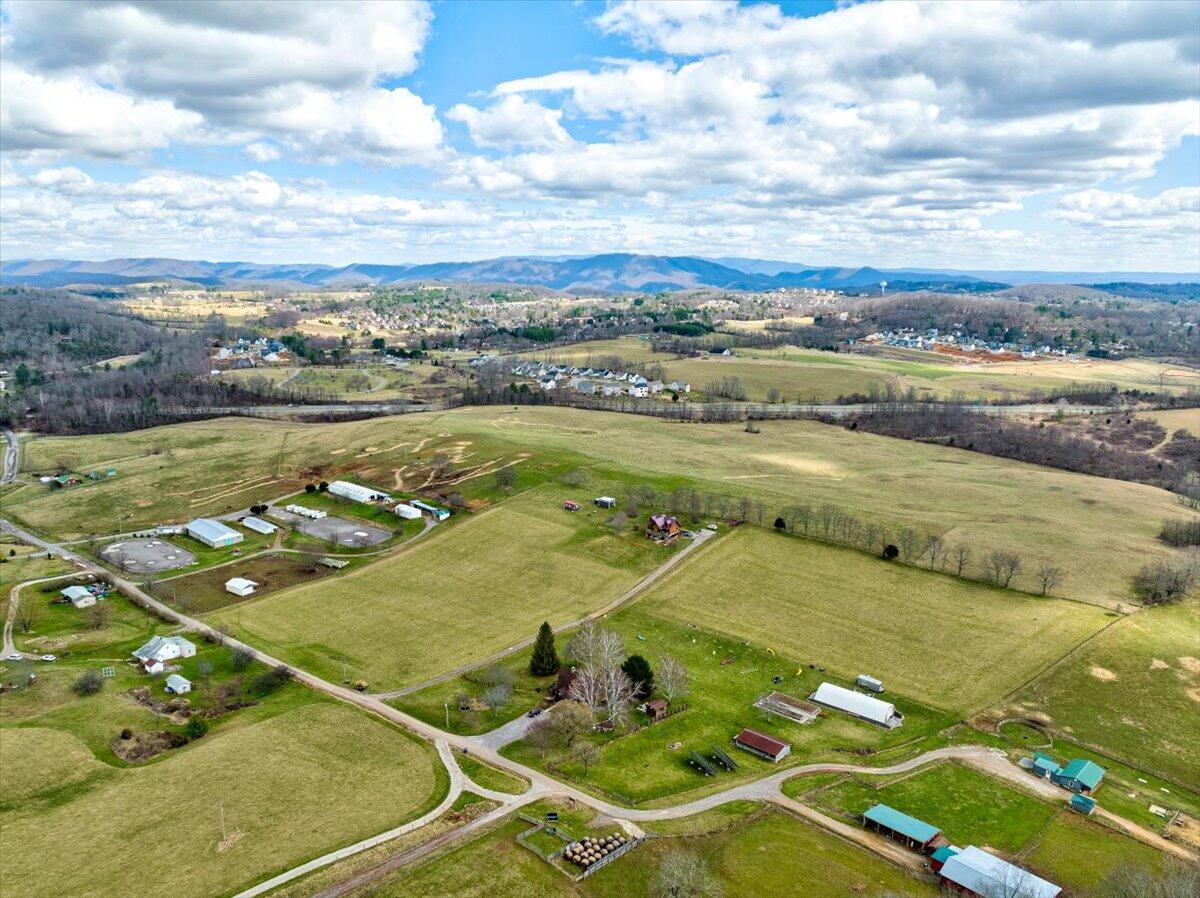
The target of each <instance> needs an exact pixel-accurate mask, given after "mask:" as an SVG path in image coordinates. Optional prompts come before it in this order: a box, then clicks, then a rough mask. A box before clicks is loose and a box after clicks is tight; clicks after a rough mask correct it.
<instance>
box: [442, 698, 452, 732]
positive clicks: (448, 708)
mask: <svg viewBox="0 0 1200 898" xmlns="http://www.w3.org/2000/svg"><path fill="white" fill-rule="evenodd" d="M443 705H444V707H445V708H446V729H447V730H448V729H450V700H449V699H447V700H446V701H445V702H444V703H443Z"/></svg>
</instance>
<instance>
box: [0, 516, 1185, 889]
mask: <svg viewBox="0 0 1200 898" xmlns="http://www.w3.org/2000/svg"><path fill="white" fill-rule="evenodd" d="M0 529H3V530H5V531H7V532H9V533H12V534H14V535H15V536H17V537H18V538H20V539H22V540H24V541H26V542H28V543H30V544H32V545H37V546H40V547H41V548H45V549H48V550H53V551H55V552H58V553H60V554H62V555H63V556H64V557H66V558H68V559H70V560H72V561H76V562H78V563H80V564H81V566H82V567H84V568H85V569H86V570H90V571H91V572H93V573H96V574H102V575H104V576H105V577H107V578H108V579H109V581H110V582H111V583H112V584H113V586H114V587H116V588H117V589H118V590H120V592H121V593H123V594H124V595H126V596H128V597H129V598H130V599H131V600H132V601H133V602H135V603H136V604H139V605H141V606H143V607H145V608H147V609H149V610H151V611H153V612H154V613H155V614H157V615H158V616H159V617H160V618H162V619H163V620H166V621H170V622H174V623H177V624H179V625H180V626H182V627H183V628H185V629H187V630H192V631H194V632H196V633H198V634H200V635H202V636H205V637H208V638H211V639H213V640H216V641H220V642H224V643H225V644H226V645H228V646H230V647H233V648H242V649H245V650H246V651H248V652H251V653H252V654H253V655H254V656H255V657H256V658H257V659H258V660H260V661H262V662H263V663H264V664H267V665H270V666H278V665H282V664H283V662H281V661H280V660H278V659H276V658H273V657H271V656H270V655H267V654H266V653H264V652H261V651H259V650H257V649H255V648H254V647H253V646H250V645H247V644H246V643H243V642H241V641H240V640H238V639H234V638H232V637H229V636H226V635H225V634H223V633H220V632H218V631H217V630H215V629H214V628H212V627H210V626H209V625H208V624H206V623H204V622H203V621H201V620H198V619H196V618H193V617H189V616H187V615H185V614H181V613H180V612H178V611H176V610H175V609H174V608H171V607H170V606H168V605H166V604H164V603H162V602H160V601H158V600H157V599H155V598H154V597H152V596H150V595H147V594H146V593H145V592H144V591H142V589H141V588H140V587H138V585H137V584H136V583H133V582H131V581H129V580H126V579H124V578H123V577H120V576H119V575H116V574H114V573H113V572H111V571H107V570H103V569H101V568H99V567H98V566H96V565H95V564H93V563H91V562H90V561H88V560H87V559H84V558H82V557H81V556H79V555H78V554H77V553H75V552H73V551H71V550H69V549H64V548H62V547H61V546H57V545H55V544H53V543H49V542H47V541H45V540H43V539H40V538H39V537H36V536H34V535H33V534H30V533H27V532H26V531H24V530H22V529H21V528H19V527H16V526H15V525H13V524H11V523H10V522H8V521H5V520H2V519H0ZM292 670H293V671H294V673H295V678H296V680H298V681H299V682H301V683H304V684H305V685H307V686H309V687H311V688H313V689H316V690H317V691H319V692H324V693H325V694H327V695H330V696H332V697H334V698H337V699H340V700H341V701H344V702H347V703H349V704H353V705H356V706H358V707H360V708H362V709H364V710H366V711H369V712H370V713H372V714H376V715H378V716H379V717H382V718H384V719H386V720H389V721H391V722H393V723H396V724H399V725H400V726H403V727H405V728H407V729H408V730H410V731H412V732H414V733H416V734H417V735H419V736H421V737H423V738H425V739H427V740H428V741H430V742H432V743H434V744H435V745H437V746H438V751H439V753H442V756H443V761H444V762H445V763H446V764H447V769H448V770H451V781H452V783H453V782H455V781H457V782H458V783H459V784H460V788H461V784H462V782H463V775H462V772H461V771H459V773H458V775H457V776H458V779H457V780H456V776H455V774H454V773H453V769H457V766H458V765H457V762H455V761H454V760H453V757H452V756H451V757H450V759H449V760H448V761H447V760H446V754H445V752H446V750H447V749H449V748H455V749H458V750H460V751H469V752H471V753H472V754H474V755H475V756H476V757H478V758H479V759H480V760H482V761H484V762H486V763H489V764H492V765H493V766H495V767H498V768H500V769H501V770H505V771H508V772H510V773H515V774H516V775H517V776H520V777H523V778H524V779H526V780H528V781H529V782H530V784H531V786H530V789H529V790H528V791H526V792H525V793H524V795H523V796H520V797H526V796H529V795H531V794H532V795H535V796H538V797H543V796H554V797H561V798H570V799H574V800H575V801H576V802H578V803H580V804H582V805H584V806H586V807H591V808H593V809H595V810H597V811H599V812H600V813H603V814H606V815H607V816H609V817H612V818H613V819H614V820H617V821H633V822H650V821H655V820H670V819H675V818H678V817H687V816H690V815H692V814H696V813H700V812H701V811H706V810H709V809H711V808H715V807H718V806H720V805H723V804H726V803H728V802H731V801H738V800H742V799H749V800H756V801H774V802H776V803H780V802H779V798H780V794H781V793H780V787H781V785H782V783H783V782H784V780H786V779H788V778H789V777H792V776H796V775H798V774H802V773H831V772H844V773H855V772H857V773H865V774H874V775H882V774H889V773H900V772H905V771H908V770H913V769H915V768H917V767H919V766H921V765H922V764H926V763H929V762H930V761H934V760H947V759H956V760H959V761H961V762H963V763H967V764H972V765H975V766H979V767H981V768H983V769H986V770H988V771H989V772H992V773H997V774H999V775H1002V776H1004V777H1006V778H1008V779H1010V780H1011V781H1012V782H1014V783H1017V784H1018V785H1020V786H1022V787H1024V788H1030V787H1031V786H1032V788H1035V789H1037V788H1041V786H1039V785H1037V784H1038V783H1039V781H1038V780H1037V779H1036V778H1034V777H1032V776H1030V775H1028V774H1025V773H1023V772H1022V771H1019V770H1018V769H1017V768H1015V767H1014V766H1013V765H1012V764H1010V763H1009V762H1008V760H1007V759H1006V758H1005V757H1004V756H1003V754H1002V753H1000V752H999V751H997V750H995V749H989V748H985V747H983V746H977V745H964V746H949V747H946V748H941V749H936V750H934V751H929V752H926V753H924V754H923V755H920V756H918V757H916V758H911V759H909V760H907V761H902V762H900V763H898V764H893V765H890V766H888V767H857V766H855V765H852V764H807V765H803V766H798V767H790V768H787V769H785V770H781V771H779V772H778V773H775V774H772V775H770V776H768V777H765V778H763V779H760V780H756V781H754V782H749V783H743V784H741V785H738V786H734V787H733V788H730V789H726V790H724V791H722V792H718V793H715V794H712V795H707V796H704V797H703V798H699V799H696V800H694V801H690V802H686V803H684V804H680V805H675V806H674V807H669V808H654V809H642V808H625V807H621V806H620V805H616V804H613V803H611V802H608V801H605V800H603V799H599V798H596V797H595V796H593V795H590V794H588V793H586V792H583V791H582V790H580V789H577V788H575V787H574V786H570V785H568V784H566V783H561V782H559V781H557V780H555V779H554V778H553V777H551V776H550V775H548V774H546V773H544V772H542V771H540V770H535V769H533V768H531V767H527V766H525V765H524V764H520V763H517V762H516V761H512V760H510V759H508V758H506V757H503V756H502V755H500V754H499V753H498V752H497V751H496V750H495V749H493V748H491V747H489V746H488V745H487V744H485V743H483V742H481V741H480V739H479V737H466V736H459V735H457V734H453V733H447V732H445V731H443V730H441V729H439V728H437V727H435V726H433V725H431V724H428V723H426V722H424V721H422V720H419V719H417V718H415V717H413V716H411V715H409V714H405V713H404V712H403V711H399V710H397V709H395V708H392V707H390V706H389V705H387V704H385V703H384V702H383V701H381V700H380V699H379V698H378V697H377V696H373V695H365V694H363V693H359V692H356V691H355V690H353V689H349V688H347V687H344V686H340V685H338V684H336V683H330V682H329V681H327V680H324V679H322V678H320V677H318V676H316V675H315V674H312V673H309V672H308V671H306V670H303V669H302V668H294V667H293V668H292ZM472 790H473V791H479V792H480V793H481V794H489V793H487V792H485V791H483V790H481V789H479V788H478V787H473V789H472ZM451 791H453V787H452V789H451ZM490 794H492V795H498V794H499V793H490ZM1057 797H1058V798H1060V799H1061V800H1065V793H1064V794H1063V795H1059V796H1057ZM505 798H506V799H511V798H512V796H505ZM1106 817H1108V815H1106ZM1108 819H1114V818H1112V817H1108ZM1115 820H1117V821H1120V825H1121V826H1122V828H1123V829H1125V830H1126V831H1127V832H1128V833H1130V835H1133V836H1134V837H1135V838H1139V839H1140V840H1142V841H1144V842H1146V843H1147V844H1150V845H1153V846H1154V847H1156V848H1158V849H1159V850H1161V851H1165V852H1169V853H1171V854H1174V855H1176V856H1178V857H1182V858H1187V859H1189V860H1190V859H1194V855H1192V854H1191V853H1190V852H1188V851H1187V850H1186V849H1185V848H1183V847H1182V846H1180V845H1177V844H1175V843H1173V842H1168V841H1167V840H1165V839H1163V838H1162V837H1161V836H1158V835H1157V834H1155V833H1153V832H1150V831H1149V830H1146V829H1144V828H1142V827H1139V826H1137V825H1136V824H1133V823H1130V822H1129V821H1125V820H1121V818H1115ZM415 822H416V821H414V823H415ZM413 828H415V826H414V827H413ZM405 831H410V830H405ZM389 832H391V831H389ZM384 835H386V834H380V836H376V837H373V838H375V839H380V840H381V841H387V839H386V838H381V837H382V836H384ZM367 841H370V840H367ZM359 844H363V843H359ZM372 844H379V842H373V843H372ZM368 847H369V846H368ZM350 848H353V846H348V847H347V848H346V849H340V850H339V851H340V852H347V851H348V852H349V853H348V854H344V855H343V856H350V854H354V853H356V852H354V851H349V849H350ZM362 850H365V848H359V849H358V851H362ZM334 854H338V852H335V853H334ZM331 856H332V855H331ZM329 862H330V863H332V860H331V861H329ZM302 866H303V865H302ZM297 869H299V868H297ZM289 872H290V871H289ZM281 875H282V876H287V875H288V874H281ZM296 875H302V874H299V873H298V874H296ZM293 878H294V877H293ZM253 894H259V893H258V892H253Z"/></svg>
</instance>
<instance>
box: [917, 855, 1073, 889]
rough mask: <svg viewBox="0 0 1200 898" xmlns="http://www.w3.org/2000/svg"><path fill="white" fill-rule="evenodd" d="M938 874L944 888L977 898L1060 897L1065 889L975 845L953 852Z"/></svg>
mask: <svg viewBox="0 0 1200 898" xmlns="http://www.w3.org/2000/svg"><path fill="white" fill-rule="evenodd" d="M937 873H938V882H939V883H940V884H941V885H942V886H943V887H945V888H948V889H950V890H952V891H954V892H957V893H958V894H960V895H973V896H978V898H1001V896H1015V898H1057V896H1058V894H1059V893H1060V892H1061V891H1062V889H1061V888H1060V887H1059V886H1056V885H1055V884H1054V883H1052V882H1047V881H1046V880H1044V879H1042V878H1040V877H1038V876H1034V875H1033V874H1032V873H1030V872H1029V871H1028V870H1025V869H1023V868H1021V867H1018V866H1016V865H1015V864H1010V863H1009V862H1008V861H1006V860H1003V859H1001V858H998V857H996V856H995V855H994V854H988V853H987V852H986V851H984V850H982V849H980V848H976V847H975V846H974V845H968V846H967V847H966V848H964V849H963V850H962V851H960V852H958V853H957V854H953V855H951V856H950V857H949V858H948V859H947V860H946V861H945V863H943V864H942V867H941V869H940V870H938V871H937Z"/></svg>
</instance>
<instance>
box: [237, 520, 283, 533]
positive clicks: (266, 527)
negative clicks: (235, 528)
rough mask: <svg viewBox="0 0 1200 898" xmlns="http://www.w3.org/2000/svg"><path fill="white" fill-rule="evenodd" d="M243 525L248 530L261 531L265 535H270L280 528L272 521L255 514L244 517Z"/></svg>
mask: <svg viewBox="0 0 1200 898" xmlns="http://www.w3.org/2000/svg"><path fill="white" fill-rule="evenodd" d="M242 526H243V527H245V528H246V529H247V530H253V531H254V532H255V533H261V534H263V535H264V536H270V535H271V534H272V533H274V532H275V531H276V530H278V529H279V528H278V527H276V526H275V525H274V524H272V523H271V522H270V521H264V520H263V519H262V518H256V517H254V515H250V516H249V517H245V518H242Z"/></svg>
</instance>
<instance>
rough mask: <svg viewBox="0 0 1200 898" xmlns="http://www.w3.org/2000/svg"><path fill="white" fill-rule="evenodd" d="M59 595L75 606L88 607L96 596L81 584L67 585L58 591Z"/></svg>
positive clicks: (93, 602)
mask: <svg viewBox="0 0 1200 898" xmlns="http://www.w3.org/2000/svg"><path fill="white" fill-rule="evenodd" d="M60 595H62V597H63V598H65V599H66V600H67V601H68V602H70V603H71V604H72V605H74V606H75V607H76V608H90V607H91V606H92V605H95V604H96V597H95V596H94V595H92V594H91V592H89V591H88V590H87V589H86V588H85V587H83V586H68V587H67V588H66V589H64V590H61V591H60Z"/></svg>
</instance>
